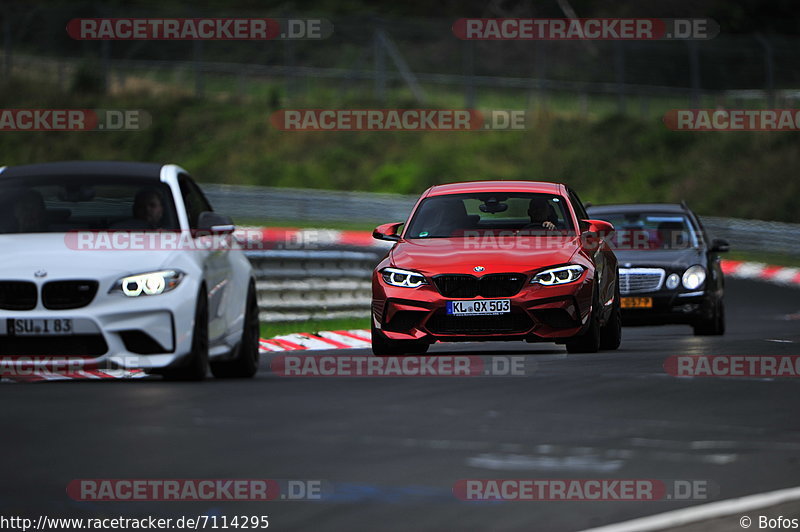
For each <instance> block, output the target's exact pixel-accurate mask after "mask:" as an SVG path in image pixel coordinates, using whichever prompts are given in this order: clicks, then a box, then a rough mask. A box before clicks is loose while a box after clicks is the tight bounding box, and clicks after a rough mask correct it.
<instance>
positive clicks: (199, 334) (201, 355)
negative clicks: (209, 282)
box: [164, 286, 208, 381]
mask: <svg viewBox="0 0 800 532" xmlns="http://www.w3.org/2000/svg"><path fill="white" fill-rule="evenodd" d="M207 373H208V295H207V294H206V289H205V286H202V287H201V288H200V292H199V293H198V294H197V303H196V304H195V311H194V329H193V330H192V351H191V354H190V355H189V361H188V363H186V364H184V365H182V366H180V367H177V368H169V369H167V370H165V371H164V378H165V379H167V380H174V381H201V380H203V379H205V378H206V374H207Z"/></svg>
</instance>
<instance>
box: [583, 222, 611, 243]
mask: <svg viewBox="0 0 800 532" xmlns="http://www.w3.org/2000/svg"><path fill="white" fill-rule="evenodd" d="M581 222H582V223H581V229H582V230H583V231H584V232H586V231H588V232H589V233H595V234H597V236H599V237H600V238H603V239H605V238H608V237H610V236H611V235H612V234H613V233H614V226H613V225H611V224H610V223H608V222H606V221H605V220H581Z"/></svg>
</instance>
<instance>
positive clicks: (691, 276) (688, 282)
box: [683, 264, 706, 290]
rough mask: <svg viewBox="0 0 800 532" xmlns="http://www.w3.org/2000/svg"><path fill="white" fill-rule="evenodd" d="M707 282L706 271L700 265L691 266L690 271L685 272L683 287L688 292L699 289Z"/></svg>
mask: <svg viewBox="0 0 800 532" xmlns="http://www.w3.org/2000/svg"><path fill="white" fill-rule="evenodd" d="M705 280H706V270H705V268H703V267H702V266H700V265H699V264H695V265H694V266H690V267H689V269H688V270H686V271H685V272H683V287H684V288H686V289H687V290H694V289H696V288H699V287H700V286H701V285H702V284H703V281H705Z"/></svg>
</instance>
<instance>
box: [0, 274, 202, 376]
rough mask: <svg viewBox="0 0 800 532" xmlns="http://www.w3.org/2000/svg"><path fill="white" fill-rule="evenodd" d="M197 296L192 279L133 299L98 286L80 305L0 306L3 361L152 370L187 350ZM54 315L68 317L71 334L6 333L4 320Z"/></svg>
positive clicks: (6, 364)
mask: <svg viewBox="0 0 800 532" xmlns="http://www.w3.org/2000/svg"><path fill="white" fill-rule="evenodd" d="M101 286H102V285H101ZM196 295H197V287H196V286H195V285H194V283H191V282H188V283H187V282H183V283H181V285H180V286H178V287H177V288H176V289H175V290H173V291H171V292H168V293H164V294H160V295H157V296H144V297H136V298H131V297H126V296H124V295H122V294H119V293H113V294H108V293H103V291H102V288H101V289H100V290H99V291H98V293H97V295H96V296H95V298H94V300H93V301H92V302H91V303H90V304H89V305H88V306H86V307H83V308H78V309H70V310H48V309H44V308H42V307H41V305H39V306H37V307H36V308H35V309H33V310H27V311H12V310H0V360H1V361H2V366H4V367H6V368H8V367H13V366H25V367H34V368H37V367H40V368H42V369H50V368H51V367H53V366H55V367H56V368H58V367H60V366H61V365H63V364H64V362H67V363H68V367H69V368H70V369H78V368H80V367H98V368H125V369H135V368H141V369H145V370H155V369H159V368H164V367H167V366H170V365H172V364H175V363H179V361H180V359H182V358H184V357H186V356H188V355H189V354H190V352H191V344H192V331H193V329H194V312H195V304H196V303H195V302H196ZM58 318H60V319H70V320H72V326H73V330H72V334H70V335H58V336H15V335H9V331H8V324H9V319H24V320H37V319H58Z"/></svg>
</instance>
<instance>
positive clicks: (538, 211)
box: [403, 192, 574, 239]
mask: <svg viewBox="0 0 800 532" xmlns="http://www.w3.org/2000/svg"><path fill="white" fill-rule="evenodd" d="M501 231H502V232H509V231H512V232H514V233H515V234H518V235H519V236H526V235H527V236H564V235H569V234H574V226H573V223H572V215H571V214H570V210H569V207H567V202H566V200H565V199H564V198H563V197H562V196H559V195H557V194H534V193H522V192H502V193H491V192H481V193H475V194H448V195H444V196H433V197H430V198H427V199H425V200H423V201H422V203H421V204H420V206H419V208H418V209H417V211H416V212H415V214H414V217H413V218H412V219H411V221H410V222H409V224H408V228H407V229H406V232H405V234H404V235H403V236H404V238H410V239H414V238H458V237H464V236H476V235H481V234H489V233H499V232H501Z"/></svg>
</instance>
